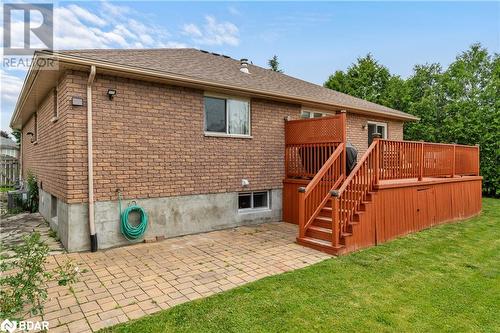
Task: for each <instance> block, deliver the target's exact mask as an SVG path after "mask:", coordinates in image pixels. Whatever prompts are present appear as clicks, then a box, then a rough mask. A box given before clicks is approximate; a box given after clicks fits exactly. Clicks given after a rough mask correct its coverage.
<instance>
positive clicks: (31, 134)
mask: <svg viewBox="0 0 500 333" xmlns="http://www.w3.org/2000/svg"><path fill="white" fill-rule="evenodd" d="M26 135H29V136H30V137H31V139H30V142H31V143H33V142H35V141H33V138H34V137H35V134H34V133H33V132H28V133H26Z"/></svg>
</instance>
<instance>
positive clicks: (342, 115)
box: [340, 110, 347, 178]
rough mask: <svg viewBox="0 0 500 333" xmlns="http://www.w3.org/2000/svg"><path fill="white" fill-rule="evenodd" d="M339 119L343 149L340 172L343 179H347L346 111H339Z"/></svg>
mask: <svg viewBox="0 0 500 333" xmlns="http://www.w3.org/2000/svg"><path fill="white" fill-rule="evenodd" d="M340 118H341V123H342V142H343V143H344V149H343V151H342V164H341V168H342V169H341V172H342V175H343V176H344V177H346V178H347V161H346V145H347V111H346V110H341V111H340Z"/></svg>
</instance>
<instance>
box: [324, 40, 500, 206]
mask: <svg viewBox="0 0 500 333" xmlns="http://www.w3.org/2000/svg"><path fill="white" fill-rule="evenodd" d="M325 87H327V88H331V89H334V90H337V91H340V92H344V93H347V94H349V95H352V96H356V97H360V98H363V99H366V100H369V101H371V102H375V103H378V104H382V105H385V106H388V107H391V108H394V109H397V110H401V111H404V112H407V113H410V114H413V115H415V116H418V117H419V118H420V121H418V122H408V123H406V124H405V132H404V136H405V139H406V140H424V141H430V142H445V143H452V142H456V143H460V144H467V145H474V144H479V145H480V149H481V150H480V156H481V174H482V176H483V177H484V182H483V192H484V193H485V194H486V195H490V196H500V169H499V168H500V167H499V166H500V160H499V156H500V146H499V145H500V140H499V139H498V138H499V137H500V96H499V94H500V57H499V55H498V54H494V55H493V56H491V55H489V54H488V51H487V50H486V49H485V48H483V47H481V45H480V44H474V45H472V46H471V47H470V48H469V49H468V50H467V51H465V52H463V53H461V54H460V55H458V57H457V58H456V59H455V61H454V62H453V63H452V64H450V66H449V67H448V68H447V69H446V70H443V68H442V67H441V65H440V64H425V65H416V66H415V67H414V69H413V74H412V75H411V76H410V77H409V78H407V79H402V78H400V77H399V76H396V75H392V74H390V72H389V70H388V69H387V68H386V67H384V66H382V65H380V64H379V63H378V62H377V61H376V60H374V59H373V57H372V56H371V55H370V54H368V55H367V56H366V57H364V58H358V60H357V62H356V63H355V64H353V65H351V66H350V67H349V68H348V69H347V71H346V72H343V71H337V72H335V74H333V75H332V76H330V77H329V79H328V80H327V81H326V82H325Z"/></svg>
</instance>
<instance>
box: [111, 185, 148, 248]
mask: <svg viewBox="0 0 500 333" xmlns="http://www.w3.org/2000/svg"><path fill="white" fill-rule="evenodd" d="M118 206H119V209H120V230H121V232H122V234H123V236H125V238H126V239H128V240H129V241H133V240H136V239H138V238H140V237H142V236H143V235H144V233H145V232H146V228H147V227H148V214H146V211H145V210H144V209H142V207H140V206H137V205H136V204H135V202H134V204H133V205H130V206H128V207H127V208H125V210H124V211H123V212H122V198H121V193H120V192H118ZM132 212H137V213H139V215H140V216H141V222H140V223H139V224H138V225H136V226H133V225H131V224H130V223H129V222H128V216H129V215H130V213H132Z"/></svg>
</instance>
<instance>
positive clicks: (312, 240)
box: [297, 192, 376, 255]
mask: <svg viewBox="0 0 500 333" xmlns="http://www.w3.org/2000/svg"><path fill="white" fill-rule="evenodd" d="M375 195H376V192H370V193H368V195H367V197H366V198H365V200H364V201H362V202H361V204H360V206H359V208H358V209H357V210H356V211H355V212H354V214H353V218H352V221H350V222H349V223H348V225H347V226H346V228H345V230H344V231H342V232H341V233H340V239H339V244H338V246H334V245H332V240H333V236H334V235H333V231H332V225H333V223H332V222H333V221H332V202H333V201H334V200H335V199H333V198H332V199H329V200H328V203H327V204H326V205H325V207H323V208H322V209H321V211H320V213H319V214H318V216H317V217H316V218H315V219H314V221H313V222H312V223H311V226H310V227H309V228H307V230H306V233H305V237H302V238H300V237H297V243H299V244H301V245H304V246H307V247H310V248H313V249H316V250H318V251H322V252H326V253H328V254H334V255H340V254H343V253H344V252H346V250H347V249H348V248H351V247H352V246H353V245H354V244H351V242H350V241H351V240H352V236H353V234H356V229H357V228H358V226H359V225H360V224H361V223H362V222H363V216H364V214H365V212H366V211H367V210H368V209H370V204H371V202H372V200H373V197H374V196H375Z"/></svg>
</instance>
